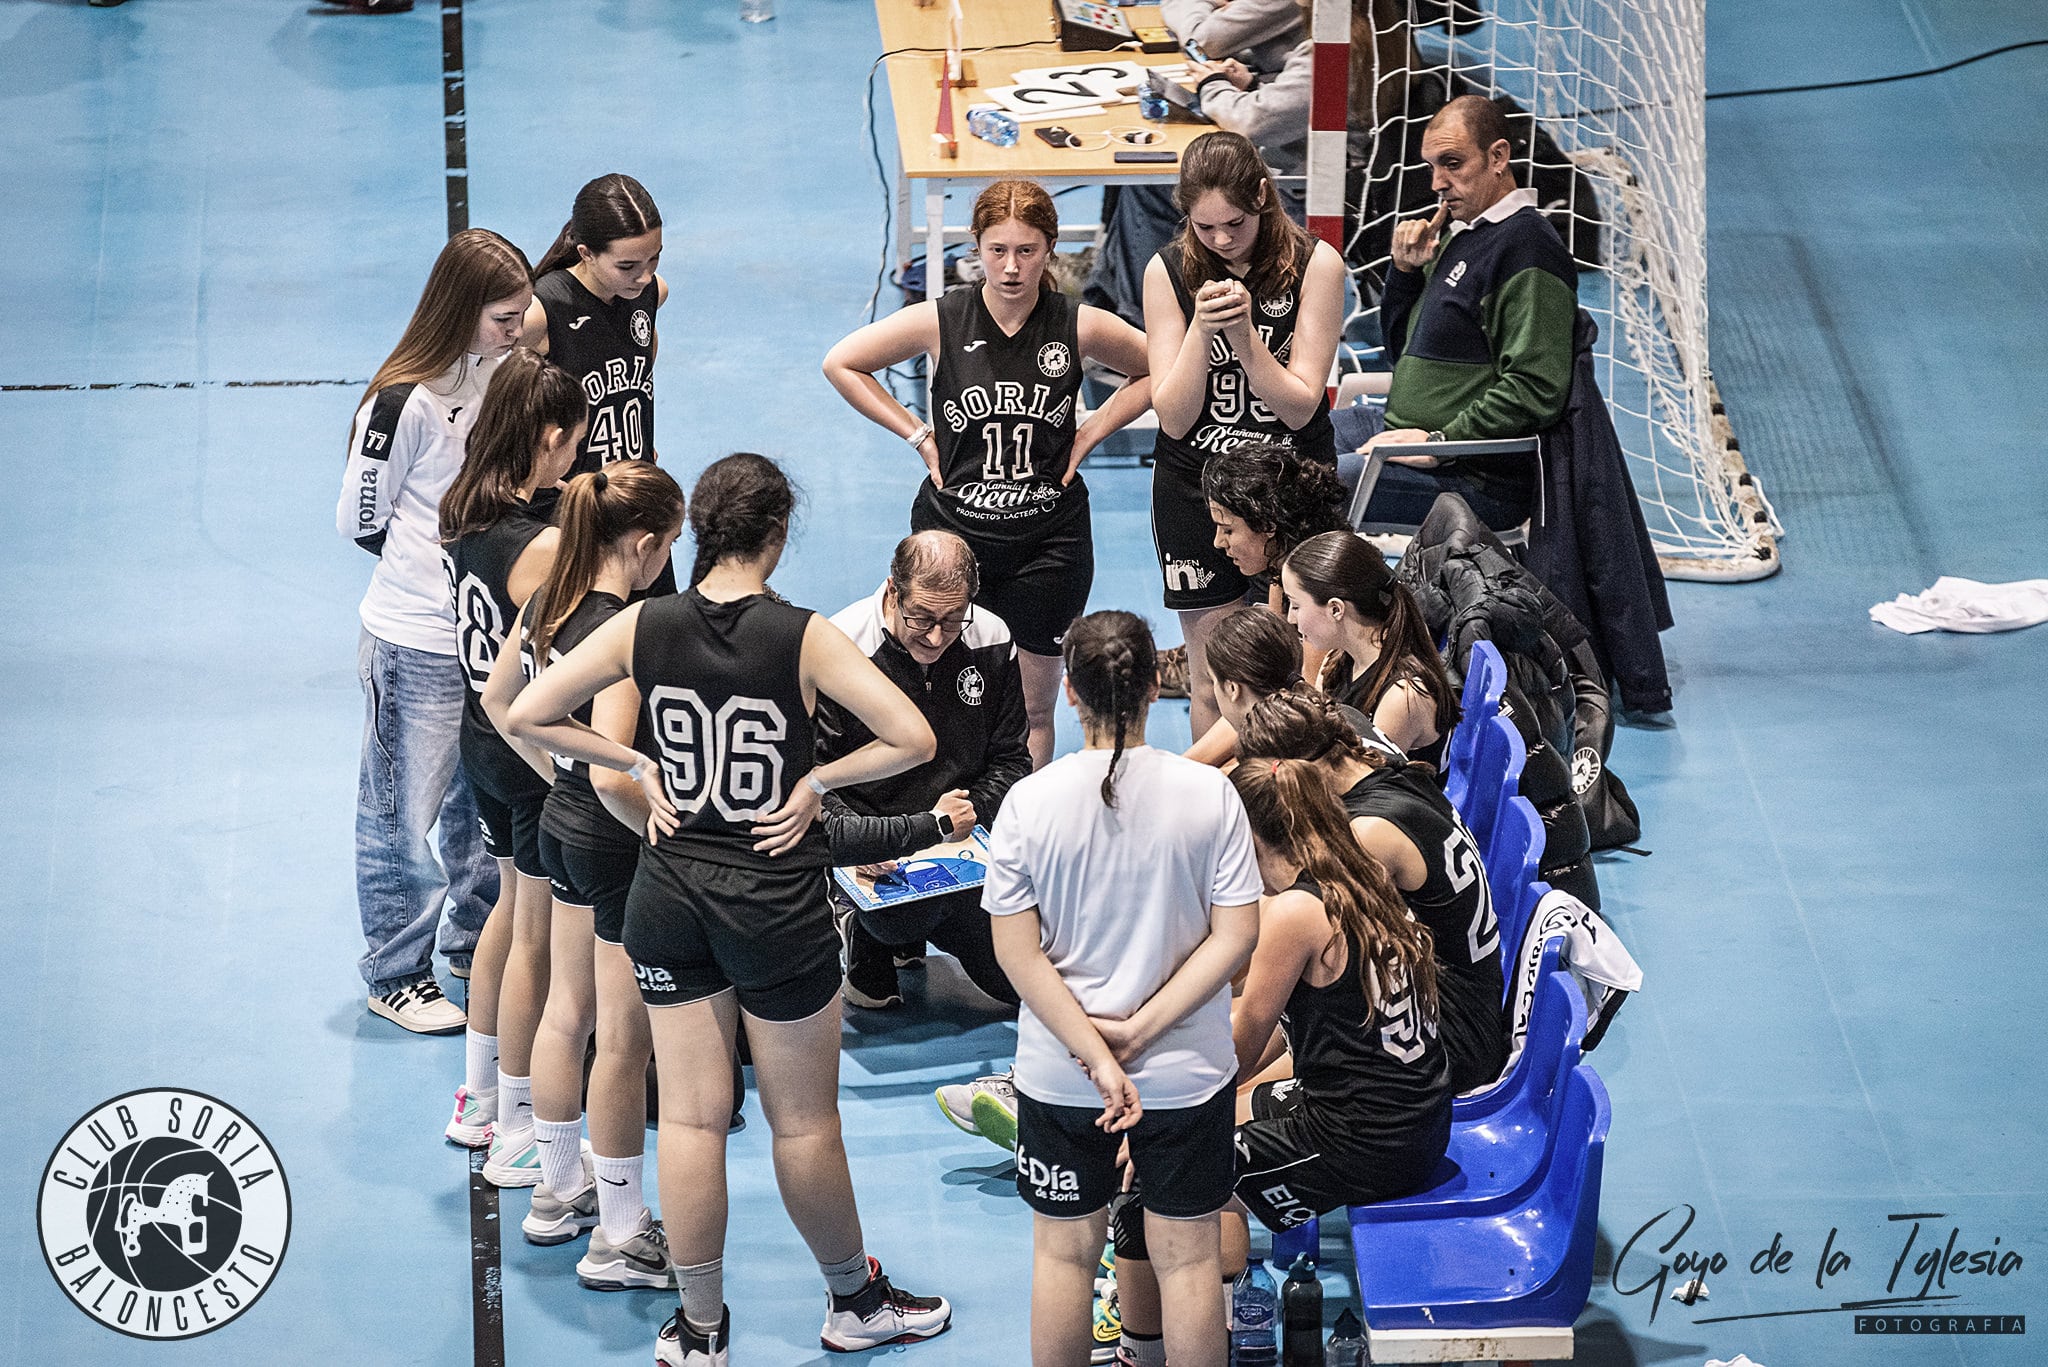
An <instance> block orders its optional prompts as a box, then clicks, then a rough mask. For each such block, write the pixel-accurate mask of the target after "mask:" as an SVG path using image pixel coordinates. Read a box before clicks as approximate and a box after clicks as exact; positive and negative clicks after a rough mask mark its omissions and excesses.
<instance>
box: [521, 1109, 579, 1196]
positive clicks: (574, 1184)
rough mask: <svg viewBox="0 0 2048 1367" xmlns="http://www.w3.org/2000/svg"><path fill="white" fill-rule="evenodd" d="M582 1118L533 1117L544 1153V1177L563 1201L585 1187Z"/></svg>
mask: <svg viewBox="0 0 2048 1367" xmlns="http://www.w3.org/2000/svg"><path fill="white" fill-rule="evenodd" d="M582 1140H583V1122H582V1120H580V1119H578V1120H542V1119H541V1118H540V1117H539V1116H535V1117H534V1118H533V1143H534V1147H535V1148H536V1149H537V1150H538V1151H539V1153H540V1180H541V1181H543V1182H545V1183H547V1184H548V1190H549V1191H551V1192H553V1193H554V1194H555V1198H556V1199H557V1200H561V1201H573V1200H574V1199H575V1198H576V1193H577V1192H579V1191H582V1190H583V1143H582Z"/></svg>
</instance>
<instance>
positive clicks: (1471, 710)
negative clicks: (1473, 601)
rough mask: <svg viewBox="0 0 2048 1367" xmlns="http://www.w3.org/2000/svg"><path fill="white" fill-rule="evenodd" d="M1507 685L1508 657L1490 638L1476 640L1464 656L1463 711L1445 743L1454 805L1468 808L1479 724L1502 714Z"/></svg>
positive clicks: (1448, 789)
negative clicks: (1467, 796)
mask: <svg viewBox="0 0 2048 1367" xmlns="http://www.w3.org/2000/svg"><path fill="white" fill-rule="evenodd" d="M1507 685H1508V666H1507V661H1505V660H1503V659H1502V658H1501V654H1500V651H1499V650H1497V649H1495V648H1494V644H1493V642H1491V641H1475V642H1473V643H1472V652H1471V654H1470V655H1469V656H1467V657H1466V660H1465V692H1464V695H1463V697H1462V698H1461V699H1460V706H1461V715H1460V717H1459V719H1458V724H1457V726H1455V727H1453V728H1452V730H1451V739H1450V742H1449V744H1447V745H1445V746H1444V793H1445V795H1446V796H1448V797H1449V798H1450V799H1451V805H1452V806H1453V807H1456V808H1457V809H1458V810H1459V811H1461V812H1462V811H1464V810H1465V794H1466V793H1467V792H1468V791H1469V789H1470V785H1471V780H1472V761H1473V760H1474V759H1475V758H1476V757H1477V754H1478V750H1479V732H1480V728H1482V727H1483V726H1485V725H1486V723H1487V722H1488V721H1490V720H1492V719H1493V718H1494V717H1496V716H1499V715H1500V695H1501V693H1502V692H1503V691H1505V690H1506V688H1507Z"/></svg>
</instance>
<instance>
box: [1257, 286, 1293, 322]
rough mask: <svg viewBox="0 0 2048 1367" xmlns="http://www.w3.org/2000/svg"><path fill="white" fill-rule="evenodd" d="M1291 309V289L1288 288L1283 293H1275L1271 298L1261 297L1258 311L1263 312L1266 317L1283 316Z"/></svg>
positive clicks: (1291, 310) (1290, 311)
mask: <svg viewBox="0 0 2048 1367" xmlns="http://www.w3.org/2000/svg"><path fill="white" fill-rule="evenodd" d="M1293 311H1294V291H1293V290H1288V291H1287V292H1286V293H1284V294H1277V295H1275V296H1273V297H1272V298H1271V299H1261V300H1260V301H1259V312H1260V313H1263V314H1265V315H1266V316H1267V317H1268V318H1285V317H1286V316H1287V315H1288V314H1290V313H1292V312H1293Z"/></svg>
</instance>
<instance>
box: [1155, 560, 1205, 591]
mask: <svg viewBox="0 0 2048 1367" xmlns="http://www.w3.org/2000/svg"><path fill="white" fill-rule="evenodd" d="M1215 582H1216V572H1215V571H1214V570H1212V569H1209V568H1208V567H1206V566H1205V565H1203V564H1202V562H1201V561H1199V560H1168V561H1167V562H1166V587H1168V588H1169V589H1177V590H1179V591H1180V592H1182V593H1193V592H1194V591H1196V590H1197V589H1206V588H1208V587H1209V585H1211V584H1213V583H1215Z"/></svg>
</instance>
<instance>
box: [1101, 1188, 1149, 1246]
mask: <svg viewBox="0 0 2048 1367" xmlns="http://www.w3.org/2000/svg"><path fill="white" fill-rule="evenodd" d="M1109 1238H1110V1242H1111V1243H1112V1244H1113V1245H1115V1247H1116V1260H1117V1261H1118V1262H1120V1263H1121V1262H1126V1261H1129V1260H1131V1259H1136V1260H1137V1261H1139V1262H1146V1261H1149V1260H1150V1258H1151V1255H1150V1254H1149V1253H1147V1252H1146V1251H1145V1208H1144V1207H1143V1206H1141V1205H1139V1204H1138V1198H1137V1196H1136V1194H1135V1193H1132V1192H1128V1191H1126V1192H1121V1193H1119V1194H1118V1195H1117V1196H1116V1198H1115V1199H1114V1200H1112V1201H1111V1202H1110V1203H1109Z"/></svg>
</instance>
